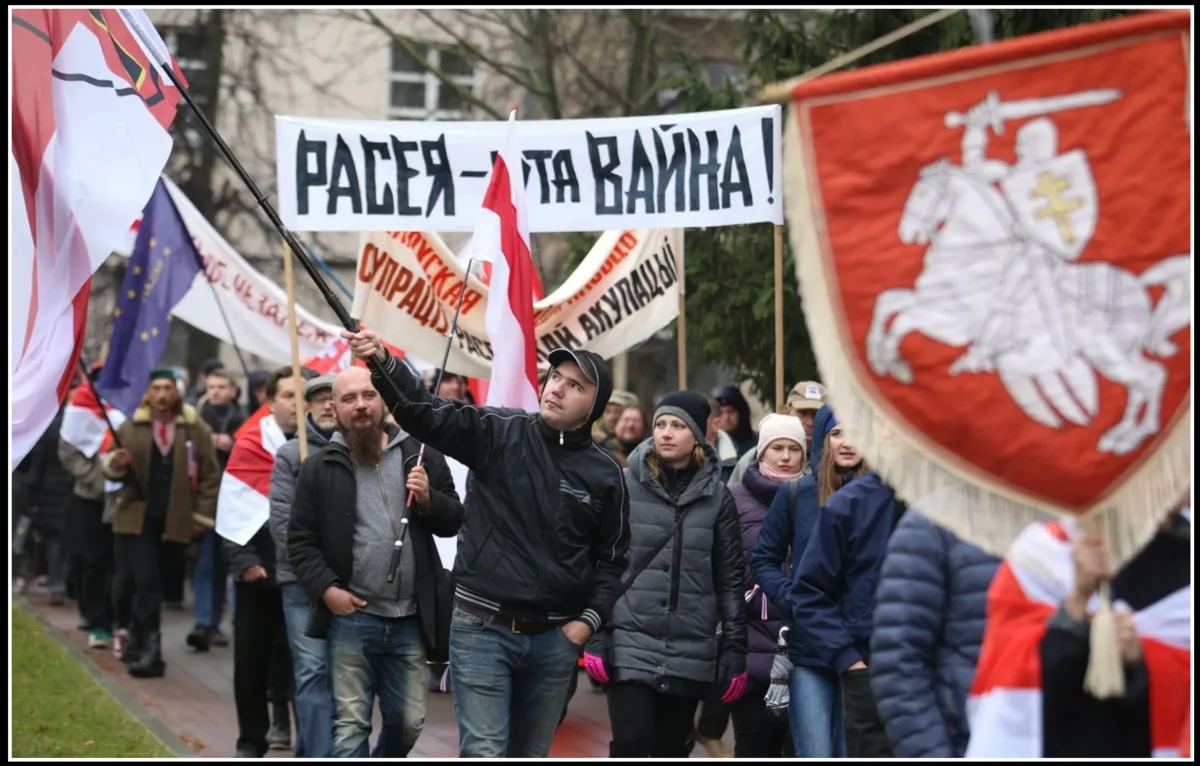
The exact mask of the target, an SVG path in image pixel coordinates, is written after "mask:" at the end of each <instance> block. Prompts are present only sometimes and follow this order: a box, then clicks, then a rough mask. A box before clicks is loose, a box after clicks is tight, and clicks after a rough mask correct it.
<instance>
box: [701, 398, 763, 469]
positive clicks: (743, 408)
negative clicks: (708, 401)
mask: <svg viewBox="0 0 1200 766" xmlns="http://www.w3.org/2000/svg"><path fill="white" fill-rule="evenodd" d="M712 398H714V399H716V400H717V402H718V403H722V402H723V403H725V404H728V405H731V406H732V407H733V408H734V409H735V410H737V411H738V427H737V429H736V430H734V432H733V433H731V434H729V438H731V439H733V443H734V446H736V447H737V451H738V454H739V455H740V454H742V453H744V452H745V451H746V450H748V449H752V448H753V447H755V446H757V444H758V435H757V434H755V433H754V427H753V426H751V425H750V403H749V402H747V401H746V397H744V396H742V392H741V391H740V390H738V387H737V386H734V385H728V386H717V387H716V388H714V389H713V390H712Z"/></svg>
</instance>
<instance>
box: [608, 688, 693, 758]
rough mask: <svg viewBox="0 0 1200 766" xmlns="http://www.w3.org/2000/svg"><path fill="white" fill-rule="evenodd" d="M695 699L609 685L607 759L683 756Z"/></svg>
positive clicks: (690, 727) (647, 689)
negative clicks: (609, 738) (609, 725)
mask: <svg viewBox="0 0 1200 766" xmlns="http://www.w3.org/2000/svg"><path fill="white" fill-rule="evenodd" d="M698 704H699V700H696V699H692V698H690V697H680V696H677V695H674V694H659V693H658V692H656V691H654V690H653V689H651V688H650V687H648V686H642V685H640V684H631V683H618V684H613V686H612V687H611V688H609V690H608V718H609V721H610V722H611V723H612V742H610V743H609V746H608V757H609V758H687V757H688V753H687V741H688V736H689V735H690V734H691V732H692V719H693V718H694V717H695V715H696V706H697V705H698Z"/></svg>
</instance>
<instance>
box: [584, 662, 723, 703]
mask: <svg viewBox="0 0 1200 766" xmlns="http://www.w3.org/2000/svg"><path fill="white" fill-rule="evenodd" d="M583 669H584V670H585V671H587V674H588V675H589V676H590V677H591V679H592V680H593V681H595V682H596V683H598V684H606V683H608V671H606V670H605V669H604V660H603V659H602V658H600V657H597V656H596V655H594V654H588V653H587V652H584V653H583ZM745 690H746V688H745V684H743V685H742V692H744V691H745ZM738 696H741V692H739V693H738Z"/></svg>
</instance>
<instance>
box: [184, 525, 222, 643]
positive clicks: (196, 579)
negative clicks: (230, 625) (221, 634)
mask: <svg viewBox="0 0 1200 766" xmlns="http://www.w3.org/2000/svg"><path fill="white" fill-rule="evenodd" d="M200 545H201V548H200V560H199V561H197V562H196V568H195V569H194V570H192V599H193V601H194V602H195V603H194V604H193V613H194V614H195V617H196V624H197V625H207V626H209V627H212V628H215V627H219V626H220V624H221V620H222V619H224V617H225V596H226V594H227V593H228V588H229V584H228V578H229V564H228V562H226V560H225V556H224V555H223V552H222V551H221V550H220V546H221V545H222V543H221V537H220V536H219V535H218V534H217V533H216V532H215V531H213V530H211V529H210V530H209V531H207V532H205V533H204V538H203V540H202V541H201V543H200Z"/></svg>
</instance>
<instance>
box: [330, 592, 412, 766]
mask: <svg viewBox="0 0 1200 766" xmlns="http://www.w3.org/2000/svg"><path fill="white" fill-rule="evenodd" d="M425 658H426V652H425V642H424V640H423V639H422V638H421V624H420V619H419V618H417V617H402V618H395V619H389V618H386V617H376V616H375V615H371V614H367V613H366V612H354V613H352V614H348V615H345V616H334V618H333V621H332V623H331V624H330V626H329V661H330V663H331V665H332V676H331V680H332V684H331V685H332V690H333V715H334V721H333V755H334V757H335V758H366V757H368V755H369V754H370V752H369V744H368V739H369V738H370V736H371V714H372V712H373V711H374V708H375V697H376V695H378V696H379V712H380V713H381V714H382V716H383V723H384V726H385V727H386V728H387V732H386V736H381V737H380V742H379V745H378V746H377V753H379V751H380V750H383V749H385V748H384V740H386V750H387V752H386V756H387V757H389V758H404V757H407V756H408V753H409V751H411V750H412V747H413V745H415V744H416V743H417V737H419V736H421V730H422V729H423V728H424V726H425V694H426V688H425V687H426V685H427V682H428V678H429V670H428V668H426V667H425ZM379 754H380V755H384V753H379Z"/></svg>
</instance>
